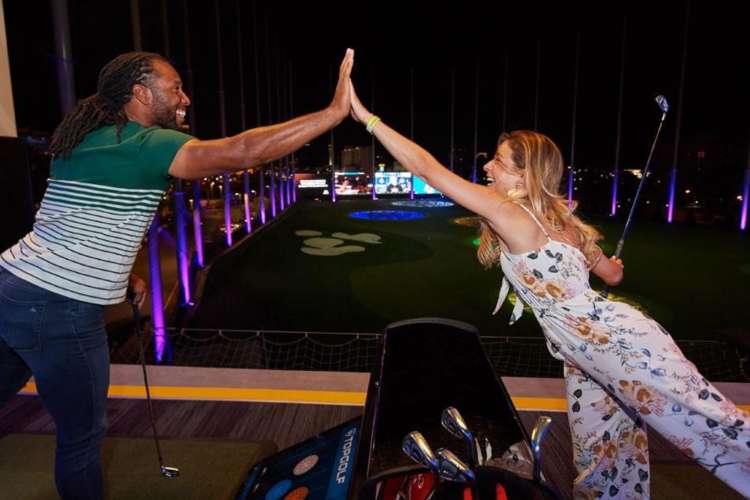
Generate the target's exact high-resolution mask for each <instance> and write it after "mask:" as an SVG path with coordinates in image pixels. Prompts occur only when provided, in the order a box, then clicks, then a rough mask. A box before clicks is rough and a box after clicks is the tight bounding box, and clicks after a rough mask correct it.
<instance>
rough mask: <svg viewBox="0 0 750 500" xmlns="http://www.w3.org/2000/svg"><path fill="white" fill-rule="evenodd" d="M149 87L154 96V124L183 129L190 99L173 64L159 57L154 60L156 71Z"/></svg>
mask: <svg viewBox="0 0 750 500" xmlns="http://www.w3.org/2000/svg"><path fill="white" fill-rule="evenodd" d="M148 88H149V89H150V90H151V93H152V94H153V96H154V98H153V100H152V101H151V106H150V108H151V114H152V116H151V118H152V120H153V122H154V124H155V125H159V126H160V127H163V128H171V129H173V130H182V128H183V127H184V125H185V112H186V110H187V107H188V106H189V105H190V99H189V98H188V96H187V95H186V94H185V92H183V91H182V80H181V79H180V75H179V74H177V71H176V70H175V69H174V68H173V67H172V65H171V64H169V63H166V62H164V61H160V60H158V59H157V60H156V61H154V72H153V75H152V77H151V82H150V83H149V84H148Z"/></svg>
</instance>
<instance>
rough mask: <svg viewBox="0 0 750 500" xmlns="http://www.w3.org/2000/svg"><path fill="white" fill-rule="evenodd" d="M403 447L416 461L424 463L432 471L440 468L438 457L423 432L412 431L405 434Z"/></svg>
mask: <svg viewBox="0 0 750 500" xmlns="http://www.w3.org/2000/svg"><path fill="white" fill-rule="evenodd" d="M401 449H402V450H404V453H406V454H407V455H409V457H410V458H411V459H412V460H414V461H415V462H417V463H419V464H421V465H424V466H425V467H427V468H428V469H430V470H431V471H437V470H438V459H437V457H435V454H434V453H433V452H432V448H430V445H429V444H427V440H426V439H425V438H424V436H423V435H422V433H421V432H419V431H412V432H410V433H409V434H407V435H406V436H404V441H403V443H402V444H401Z"/></svg>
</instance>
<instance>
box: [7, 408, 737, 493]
mask: <svg viewBox="0 0 750 500" xmlns="http://www.w3.org/2000/svg"><path fill="white" fill-rule="evenodd" d="M154 408H155V411H156V413H157V415H158V419H157V426H158V428H159V433H160V436H161V437H162V438H164V439H170V438H172V439H190V438H192V439H206V438H209V439H225V440H240V441H257V440H272V441H275V442H276V444H277V445H278V447H279V449H283V448H286V447H288V446H291V445H293V444H295V443H298V442H300V441H303V440H304V439H307V438H309V437H312V436H314V435H316V434H318V433H320V432H322V431H325V430H327V429H329V428H331V427H333V426H335V425H337V424H339V423H342V422H345V421H347V420H349V419H351V418H354V417H356V416H358V415H361V413H362V407H359V406H331V405H311V404H288V403H244V402H227V401H173V400H156V401H154ZM107 413H108V417H109V422H110V430H109V435H110V436H119V437H150V435H151V428H150V423H149V419H148V415H147V413H146V407H145V401H144V400H141V399H110V400H109V401H108V403H107ZM544 414H547V415H550V416H551V417H552V418H553V425H552V428H551V431H550V432H549V434H548V435H547V438H546V442H545V446H544V460H545V461H544V471H545V475H546V476H547V477H548V478H549V479H550V480H551V481H553V482H554V483H555V484H558V485H561V490H563V494H564V495H566V498H570V496H569V495H570V486H569V485H571V484H572V481H573V477H574V475H575V471H574V468H573V465H572V452H571V447H570V433H569V431H568V425H567V417H566V415H565V413H560V412H553V413H550V412H545V413H544ZM540 415H542V412H533V411H524V412H521V418H522V420H523V423H524V425H525V426H526V427H527V429H529V430H530V429H531V427H533V425H534V423H535V421H536V419H537V418H538V417H539V416H540ZM52 432H54V424H53V423H52V419H51V418H50V417H49V415H48V413H47V412H46V410H45V409H44V407H43V406H42V404H41V401H40V400H39V398H38V397H35V396H15V397H14V398H13V399H12V400H11V401H9V402H8V404H6V405H5V406H4V407H3V408H2V409H0V437H1V436H3V435H6V434H10V433H52ZM650 440H651V441H650V448H651V458H652V464H653V471H654V472H653V477H654V481H653V482H654V491H653V493H654V498H701V496H699V495H702V493H699V492H697V493H696V496H692V497H691V496H685V490H687V491H690V488H689V487H685V489H683V490H681V491H675V486H674V484H662V483H664V481H666V480H669V478H667V477H666V475H668V474H667V473H671V474H672V475H675V474H677V478H676V479H672V480H671V481H672V482H674V481H678V480H680V478H682V482H683V483H684V479H685V478H686V477H691V478H696V479H695V481H699V482H700V483H701V484H703V485H704V486H706V484H707V485H708V486H707V487H708V488H709V489H712V491H714V493H715V494H714V498H717V499H718V498H722V499H725V498H735V497H734V496H732V494H733V493H732V492H731V491H729V490H727V489H726V488H725V487H724V486H723V485H722V484H721V483H720V482H719V481H718V480H716V479H715V478H713V477H712V476H711V475H710V474H708V473H704V472H703V470H702V469H701V468H700V467H699V466H697V465H694V464H692V462H690V460H689V459H687V458H686V457H684V456H683V455H681V454H680V453H679V452H678V451H677V450H676V449H675V448H674V447H673V446H672V445H671V444H670V443H668V442H666V441H665V440H664V439H662V438H661V437H660V436H658V435H656V434H655V433H651V434H650ZM20 453H22V451H19V454H20ZM662 470H663V471H665V472H664V473H663V474H660V471H662ZM670 471H671V472H670ZM686 473H687V476H686ZM662 475H664V478H662V477H661V476H662ZM706 482H708V483H706ZM657 487H658V488H657ZM657 490H658V491H661V492H662V493H660V494H659V495H658V496H657V495H656V493H657ZM664 491H670V492H672V493H673V494H674V495H672V494H665V493H663V492H664ZM736 498H741V497H739V496H736Z"/></svg>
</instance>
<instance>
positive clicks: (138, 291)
mask: <svg viewBox="0 0 750 500" xmlns="http://www.w3.org/2000/svg"><path fill="white" fill-rule="evenodd" d="M128 288H130V290H129V291H130V292H131V293H132V296H133V299H132V300H133V303H134V304H135V305H137V306H138V309H140V308H141V307H143V304H144V303H145V302H146V292H147V290H148V286H147V285H146V282H145V281H143V279H142V278H141V277H140V276H138V275H137V274H134V273H131V274H130V284H129V285H128Z"/></svg>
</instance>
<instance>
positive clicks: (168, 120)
mask: <svg viewBox="0 0 750 500" xmlns="http://www.w3.org/2000/svg"><path fill="white" fill-rule="evenodd" d="M153 93H154V97H155V100H154V104H153V108H152V109H153V112H154V123H156V124H157V125H159V126H160V127H162V128H169V129H172V130H180V126H179V125H177V113H176V112H177V106H170V105H169V103H168V102H167V99H166V98H165V97H164V95H163V94H162V93H161V92H159V91H154V92H153Z"/></svg>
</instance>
